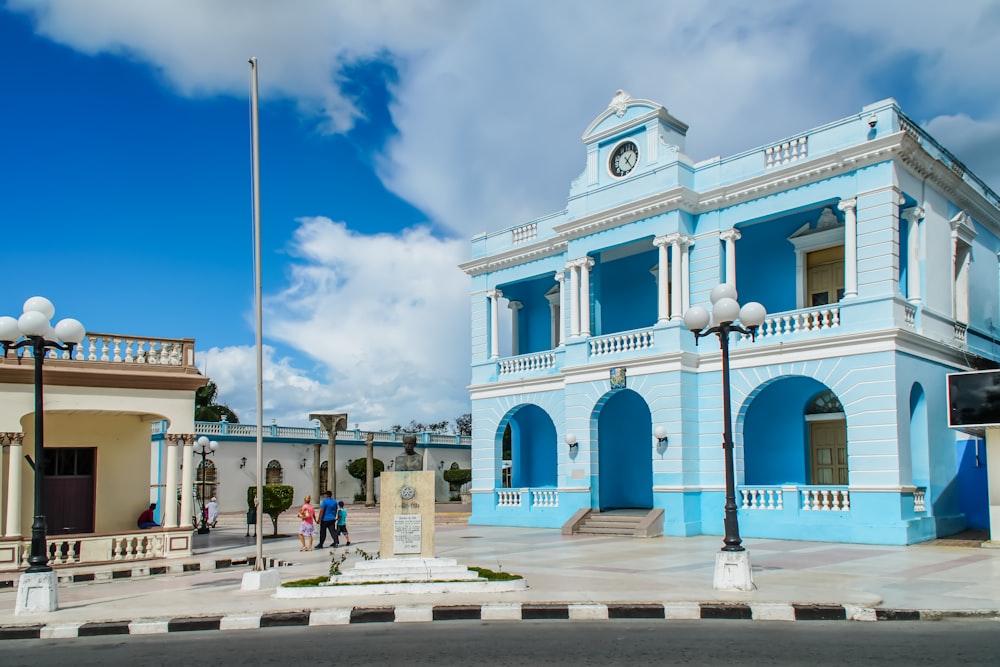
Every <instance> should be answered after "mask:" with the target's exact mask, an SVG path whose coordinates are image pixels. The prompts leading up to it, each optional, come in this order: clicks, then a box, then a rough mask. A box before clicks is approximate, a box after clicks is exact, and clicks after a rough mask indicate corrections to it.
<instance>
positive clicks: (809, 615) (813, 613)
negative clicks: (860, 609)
mask: <svg viewBox="0 0 1000 667" xmlns="http://www.w3.org/2000/svg"><path fill="white" fill-rule="evenodd" d="M792 608H793V609H795V620H796V621H846V620H847V610H846V609H844V607H843V606H842V605H822V604H793V605H792Z"/></svg>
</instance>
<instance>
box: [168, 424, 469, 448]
mask: <svg viewBox="0 0 1000 667" xmlns="http://www.w3.org/2000/svg"><path fill="white" fill-rule="evenodd" d="M194 432H195V433H196V434H198V435H209V436H212V435H215V436H232V437H237V438H256V437H257V425H256V424H234V423H230V422H195V423H194ZM164 433H166V428H165V422H162V421H159V422H154V423H153V435H163V434H164ZM263 433H264V437H265V438H269V439H279V440H280V439H287V440H312V441H316V442H326V441H327V440H328V439H329V437H328V436H327V433H326V431H325V430H324V429H322V428H319V427H308V426H278V425H277V424H265V425H264V429H263ZM369 433H372V434H374V436H375V438H374V441H375V443H376V444H379V443H382V444H385V443H399V442H402V438H403V435H405V434H404V433H402V432H400V431H363V430H360V429H358V430H353V429H352V430H346V431H337V441H338V442H364V441H365V440H366V439H367V437H368V434H369ZM413 435H415V436H417V445H418V446H419V445H467V446H468V445H471V444H472V437H471V436H468V435H458V434H455V433H414V434H413Z"/></svg>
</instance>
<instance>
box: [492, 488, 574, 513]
mask: <svg viewBox="0 0 1000 667" xmlns="http://www.w3.org/2000/svg"><path fill="white" fill-rule="evenodd" d="M496 501H497V507H522V508H524V507H527V508H528V509H530V508H532V507H559V490H558V489H497V490H496ZM526 501H527V502H526ZM528 503H530V505H529V504H528Z"/></svg>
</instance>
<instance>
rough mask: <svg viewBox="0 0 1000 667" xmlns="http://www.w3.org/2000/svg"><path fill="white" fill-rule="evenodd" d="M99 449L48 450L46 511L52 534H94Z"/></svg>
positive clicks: (47, 523)
mask: <svg viewBox="0 0 1000 667" xmlns="http://www.w3.org/2000/svg"><path fill="white" fill-rule="evenodd" d="M96 459H97V449H95V448H92V447H65V448H46V449H45V497H44V498H43V502H42V504H43V512H44V514H45V528H46V533H47V534H49V535H75V534H78V533H92V532H94V503H95V499H94V491H95V488H96V487H95V472H96V469H97V466H96V463H97V460H96Z"/></svg>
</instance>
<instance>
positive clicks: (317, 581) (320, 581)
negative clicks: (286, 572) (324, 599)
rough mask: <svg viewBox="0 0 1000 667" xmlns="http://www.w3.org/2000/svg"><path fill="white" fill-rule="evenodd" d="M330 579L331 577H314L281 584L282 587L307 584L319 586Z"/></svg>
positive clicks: (305, 585) (303, 586)
mask: <svg viewBox="0 0 1000 667" xmlns="http://www.w3.org/2000/svg"><path fill="white" fill-rule="evenodd" d="M328 581H330V577H313V578H312V579H296V580H295V581H289V582H286V583H284V584H281V587H282V588H305V587H307V586H319V585H320V584H325V583H326V582H328Z"/></svg>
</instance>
